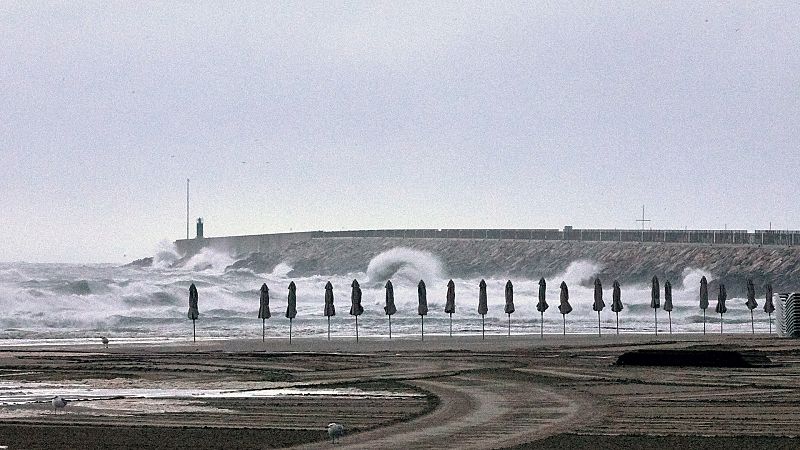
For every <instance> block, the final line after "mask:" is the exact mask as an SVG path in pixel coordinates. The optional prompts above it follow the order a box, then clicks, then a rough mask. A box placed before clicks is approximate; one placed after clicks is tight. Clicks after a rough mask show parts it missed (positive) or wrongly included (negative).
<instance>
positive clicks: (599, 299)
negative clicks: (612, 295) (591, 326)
mask: <svg viewBox="0 0 800 450" xmlns="http://www.w3.org/2000/svg"><path fill="white" fill-rule="evenodd" d="M605 307H606V304H605V303H604V302H603V283H601V282H600V278H595V279H594V303H593V304H592V310H594V311H597V335H598V336H600V311H602V310H603V308H605Z"/></svg>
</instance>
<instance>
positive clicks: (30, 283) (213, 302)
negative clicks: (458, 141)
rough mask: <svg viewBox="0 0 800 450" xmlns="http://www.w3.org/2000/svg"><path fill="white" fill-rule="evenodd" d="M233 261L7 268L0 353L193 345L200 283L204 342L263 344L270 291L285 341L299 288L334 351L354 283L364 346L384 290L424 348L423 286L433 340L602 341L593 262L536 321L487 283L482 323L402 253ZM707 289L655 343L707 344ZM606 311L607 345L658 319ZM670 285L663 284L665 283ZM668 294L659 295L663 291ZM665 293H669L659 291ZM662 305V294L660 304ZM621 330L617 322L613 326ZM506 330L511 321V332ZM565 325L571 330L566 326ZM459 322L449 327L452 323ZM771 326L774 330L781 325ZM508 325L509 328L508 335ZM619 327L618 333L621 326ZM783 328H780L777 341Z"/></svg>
mask: <svg viewBox="0 0 800 450" xmlns="http://www.w3.org/2000/svg"><path fill="white" fill-rule="evenodd" d="M234 262H236V259H235V258H234V257H232V256H231V255H228V254H225V253H222V252H217V251H214V250H212V249H204V250H203V251H202V252H201V253H198V254H197V255H194V256H193V257H191V258H182V255H180V254H178V253H177V251H176V250H175V248H174V247H171V245H170V244H161V248H159V250H158V251H157V252H156V256H155V257H154V261H153V264H152V265H151V266H149V267H138V266H133V265H117V264H38V263H26V262H9V263H0V345H26V344H53V345H57V344H59V343H62V344H75V343H84V342H85V343H91V344H94V345H96V344H97V338H99V336H108V337H109V338H111V339H112V340H113V342H116V343H119V342H126V341H131V342H162V341H169V342H175V341H190V340H191V339H192V321H191V320H189V319H188V318H187V312H188V291H189V286H190V284H191V283H194V284H195V285H196V287H197V289H198V293H199V302H198V303H199V310H200V318H199V319H198V320H197V322H196V324H195V325H196V333H197V339H198V340H203V339H260V338H261V335H262V320H261V319H259V318H258V309H259V295H260V291H259V290H260V288H261V285H262V283H266V284H267V286H268V287H269V292H270V310H271V313H272V317H271V318H270V319H268V320H266V322H265V323H264V326H265V335H266V337H267V338H268V339H285V338H287V337H288V334H289V320H288V319H287V318H286V317H285V313H286V306H287V293H288V285H289V282H291V281H294V282H295V284H296V286H297V317H296V318H295V319H294V320H293V322H292V334H293V336H294V337H297V338H319V339H326V338H327V333H328V320H327V318H326V317H325V316H324V315H323V307H324V294H325V288H324V287H325V284H326V283H327V282H328V281H330V282H331V283H332V284H333V286H334V299H335V300H334V301H335V306H336V316H334V317H332V318H331V320H330V334H331V337H332V338H333V339H340V338H351V337H354V336H355V334H356V325H355V317H353V316H351V315H349V310H350V294H351V287H350V286H351V283H352V281H353V280H354V279H355V280H358V281H359V283H360V285H361V289H362V292H363V296H362V306H363V307H364V313H363V315H361V316H360V317H359V318H358V327H359V330H358V332H359V335H360V336H365V337H366V336H368V337H375V338H386V337H388V334H389V323H388V318H387V316H386V315H385V313H384V309H383V307H384V304H385V289H384V285H385V282H386V280H387V279H391V280H392V283H393V285H394V293H395V303H396V306H397V310H398V311H397V313H396V314H395V315H394V316H392V319H391V325H392V337H393V338H398V339H404V338H407V339H416V338H418V337H419V336H420V333H421V329H422V325H423V324H422V321H423V318H421V317H420V316H419V315H417V305H418V299H417V283H418V282H419V280H420V279H422V280H424V281H425V283H426V286H427V299H428V307H429V313H428V315H427V316H425V317H424V331H425V334H426V335H448V334H449V333H450V327H451V325H452V332H453V334H454V335H480V334H481V333H482V332H485V333H486V334H487V335H506V334H508V333H509V328H510V333H511V334H513V335H532V336H533V335H538V334H539V333H540V332H542V319H543V321H544V322H543V332H544V333H545V334H562V333H563V332H564V330H565V329H566V333H567V334H597V333H598V315H597V313H596V312H595V311H593V310H592V304H593V299H594V289H593V286H592V282H593V280H594V277H595V275H596V274H597V273H598V272H599V271H600V270H601V268H602V267H601V266H600V265H599V264H598V263H596V262H593V261H587V260H580V261H574V262H572V263H571V264H570V265H569V267H568V268H567V269H566V270H565V271H564V272H563V273H560V274H557V275H555V276H550V277H548V278H547V279H546V281H547V291H546V292H547V303H548V304H549V308H548V309H547V310H546V312H545V313H544V316H543V317H542V316H541V315H540V313H539V312H538V311H537V310H536V304H537V302H538V289H539V285H538V282H539V280H538V278H537V279H514V280H511V281H512V282H513V285H514V304H515V309H516V310H515V312H514V313H513V314H511V316H510V318H509V316H508V315H507V314H505V313H504V305H505V285H506V282H507V281H508V280H507V279H505V278H500V277H492V276H487V277H486V278H485V281H486V284H487V295H488V306H489V311H488V314H487V315H486V316H485V317H482V316H481V315H480V314H478V310H477V306H478V284H479V282H480V279H479V278H453V281H454V282H455V286H456V313H455V314H453V315H452V317H450V316H449V315H448V314H445V312H444V305H445V296H446V292H447V282H448V281H449V280H450V279H451V277H450V276H449V275H448V273H447V270H446V268H445V266H444V265H443V264H442V263H441V261H439V260H438V258H437V257H436V256H435V255H433V254H430V253H426V252H423V251H419V250H414V249H409V248H395V249H391V250H389V251H386V252H384V253H381V254H380V255H377V256H375V257H374V258H372V259H371V260H365V261H364V264H363V270H361V271H358V272H353V273H347V274H326V273H319V274H310V275H309V274H304V275H303V276H299V275H297V274H296V273H295V271H294V270H293V268H292V267H291V264H290V263H289V262H284V263H281V264H278V265H277V266H276V267H274V268H273V269H272V270H271V271H270V272H268V273H255V272H252V271H250V270H241V269H239V270H233V269H231V268H230V266H231V265H233V263H234ZM702 276H706V277H707V279H708V280H709V281H712V280H713V279H714V274H713V273H709V272H707V271H704V270H701V269H697V268H691V267H687V268H686V269H685V270H684V271H683V277H682V279H681V280H673V281H672V284H673V286H677V287H675V288H673V303H674V310H673V311H672V312H671V313H670V314H668V313H667V312H665V311H663V310H658V312H657V315H658V317H657V318H658V330H659V334H667V333H669V328H670V324H671V328H672V332H674V333H702V332H703V327H704V325H703V323H704V318H703V312H702V310H701V309H700V308H699V286H700V278H701V277H702ZM562 281H565V282H566V283H567V285H568V286H569V292H570V300H569V301H570V304H571V305H572V307H573V311H572V312H571V313H570V314H568V315H566V317H562V315H561V314H560V313H559V311H558V308H557V307H558V304H559V293H560V290H559V285H560V283H561V282H562ZM602 281H603V285H604V301H605V303H606V307H605V309H604V310H603V311H602V312H601V313H600V324H599V327H600V333H602V334H614V333H616V332H617V327H618V329H619V333H653V332H654V330H655V328H654V322H655V314H654V310H653V309H652V308H650V284H649V283H641V284H628V285H623V286H622V289H621V292H622V302H623V304H624V309H623V310H622V312H620V313H619V315H618V316H617V315H616V314H615V313H613V312H612V311H611V284H612V280H602ZM663 281H664V280H662V283H663ZM662 286H663V285H662ZM662 289H663V287H662ZM661 301H662V303H663V291H662V299H661ZM763 301H764V300H763V298H759V299H758V302H759V307H758V308H757V309H756V310H755V311H754V319H753V320H754V322H753V324H752V327H754V328H755V331H756V332H767V330H768V329H769V318H768V316H767V314H766V313H764V311H763V309H762V306H763ZM715 304H716V293H715V292H712V293H711V298H710V308H709V309H708V310H707V315H706V318H705V328H706V331H707V332H708V333H719V332H720V316H719V315H718V314H715V313H714V306H715ZM727 307H728V312H727V313H726V314H725V315H724V318H723V320H724V325H723V326H724V332H725V333H750V332H751V314H750V311H749V310H748V309H747V307H746V306H745V299H743V298H729V299H728V301H727ZM617 318H618V319H619V322H617ZM509 319H510V321H509ZM564 319H566V321H565V322H566V325H565V322H564ZM451 320H452V321H451ZM773 320H774V318H773ZM509 324H510V325H509ZM617 324H618V325H617ZM774 329H775V324H774V323H773V330H774Z"/></svg>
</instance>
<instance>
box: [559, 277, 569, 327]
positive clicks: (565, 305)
mask: <svg viewBox="0 0 800 450" xmlns="http://www.w3.org/2000/svg"><path fill="white" fill-rule="evenodd" d="M559 300H560V301H561V303H560V304H559V305H558V312H560V313H561V317H562V318H563V319H564V336H566V335H567V314H569V313H571V312H572V305H570V304H569V289H567V282H566V281H562V282H561V295H560V298H559Z"/></svg>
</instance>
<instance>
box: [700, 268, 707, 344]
mask: <svg viewBox="0 0 800 450" xmlns="http://www.w3.org/2000/svg"><path fill="white" fill-rule="evenodd" d="M700 309H702V310H703V334H706V310H707V309H708V280H706V277H705V276H703V278H700Z"/></svg>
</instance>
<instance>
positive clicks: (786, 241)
mask: <svg viewBox="0 0 800 450" xmlns="http://www.w3.org/2000/svg"><path fill="white" fill-rule="evenodd" d="M315 237H319V238H328V237H330V238H337V237H349V238H353V237H364V238H368V237H381V238H419V239H427V238H430V239H517V240H539V241H596V242H644V243H673V244H680V243H686V244H712V245H713V244H730V245H787V246H791V245H796V244H800V231H778V230H756V231H754V232H749V231H747V230H632V229H626V230H622V229H579V228H570V227H565V228H564V229H563V230H559V229H555V228H552V229H404V230H402V229H401V230H358V231H324V232H319V233H318V234H317V235H316V236H315Z"/></svg>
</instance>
